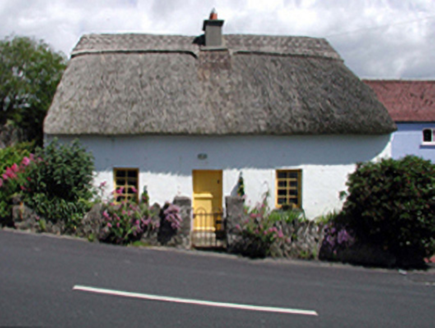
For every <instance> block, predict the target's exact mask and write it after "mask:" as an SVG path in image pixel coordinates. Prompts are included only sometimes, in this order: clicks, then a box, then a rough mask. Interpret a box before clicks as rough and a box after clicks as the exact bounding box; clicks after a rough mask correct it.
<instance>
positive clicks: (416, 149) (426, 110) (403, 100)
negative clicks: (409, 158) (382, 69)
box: [364, 80, 435, 163]
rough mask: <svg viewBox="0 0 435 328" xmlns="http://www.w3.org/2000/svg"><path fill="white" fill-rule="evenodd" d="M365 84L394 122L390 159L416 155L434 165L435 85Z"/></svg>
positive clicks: (424, 82)
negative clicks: (394, 128)
mask: <svg viewBox="0 0 435 328" xmlns="http://www.w3.org/2000/svg"><path fill="white" fill-rule="evenodd" d="M364 82H365V83H366V84H367V85H369V86H370V87H371V88H372V89H373V90H374V91H375V93H376V94H377V96H378V99H379V101H380V102H382V103H383V104H384V106H385V107H386V108H387V110H388V112H389V113H390V115H391V117H392V118H393V120H394V121H395V122H396V125H397V131H396V132H395V133H394V134H393V139H392V157H393V158H396V159H398V158H401V157H403V156H406V155H417V156H421V157H423V158H425V159H429V160H431V161H432V162H434V163H435V81H415V80H414V81H409V80H408V81H406V80H364Z"/></svg>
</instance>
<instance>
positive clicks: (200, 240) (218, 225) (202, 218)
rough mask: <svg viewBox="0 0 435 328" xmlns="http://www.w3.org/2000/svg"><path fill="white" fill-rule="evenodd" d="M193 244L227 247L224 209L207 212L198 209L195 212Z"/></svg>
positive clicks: (205, 246)
mask: <svg viewBox="0 0 435 328" xmlns="http://www.w3.org/2000/svg"><path fill="white" fill-rule="evenodd" d="M193 221H194V224H193V227H194V228H193V232H192V245H193V247H195V248H225V247H226V238H225V237H226V236H225V219H224V213H223V211H213V212H212V213H207V212H206V211H205V210H201V209H198V210H197V211H195V213H194V214H193Z"/></svg>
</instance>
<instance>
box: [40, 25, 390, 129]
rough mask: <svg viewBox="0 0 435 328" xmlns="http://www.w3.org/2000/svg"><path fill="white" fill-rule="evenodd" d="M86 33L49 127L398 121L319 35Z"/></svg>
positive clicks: (374, 124) (365, 125) (359, 125)
mask: <svg viewBox="0 0 435 328" xmlns="http://www.w3.org/2000/svg"><path fill="white" fill-rule="evenodd" d="M202 44H203V40H202V37H188V36H168V35H147V34H116V35H94V34H92V35H86V36H83V37H82V38H81V40H80V41H79V43H78V44H77V46H76V47H75V49H74V50H73V52H72V56H71V57H72V58H71V61H70V63H69V65H68V68H67V70H66V71H65V73H64V76H63V78H62V81H61V83H60V85H59V87H58V89H57V92H56V95H55V97H54V100H53V103H52V105H51V107H50V109H49V112H48V115H47V117H46V120H45V124H44V132H45V133H46V134H61V135H65V134H66V135H68V134H74V135H83V134H86V135H132V134H186V135H203V134H207V135H226V134H234V135H237V134H276V135H288V134H384V133H390V132H392V131H393V130H395V125H394V123H393V121H392V120H391V118H390V116H389V115H388V112H387V111H386V109H385V108H384V107H383V105H382V104H381V103H380V102H379V101H378V100H377V98H376V95H375V94H374V93H373V91H372V90H371V89H370V88H369V87H368V86H367V85H365V84H364V83H362V82H361V81H360V79H359V78H358V77H356V76H355V75H354V74H353V73H352V72H351V71H350V70H349V69H348V68H347V67H346V66H345V65H344V64H343V61H342V60H341V59H340V57H339V55H338V54H337V53H336V52H335V51H334V49H332V47H331V46H330V45H329V44H328V42H327V41H326V40H324V39H313V38H306V37H280V36H256V35H255V36H254V35H225V36H224V46H225V49H220V50H219V49H218V50H214V51H211V50H206V49H205V48H204V47H203V46H202Z"/></svg>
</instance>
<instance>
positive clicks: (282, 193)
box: [278, 189, 287, 196]
mask: <svg viewBox="0 0 435 328" xmlns="http://www.w3.org/2000/svg"><path fill="white" fill-rule="evenodd" d="M286 195H287V190H286V189H278V196H286Z"/></svg>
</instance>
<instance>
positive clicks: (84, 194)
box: [22, 139, 95, 230]
mask: <svg viewBox="0 0 435 328" xmlns="http://www.w3.org/2000/svg"><path fill="white" fill-rule="evenodd" d="M35 159H36V160H35V162H34V163H33V164H32V165H31V166H29V168H30V170H29V174H28V178H27V180H28V181H26V183H25V184H24V186H23V188H22V189H23V198H24V202H25V203H26V204H27V205H28V206H30V207H31V208H33V209H34V210H35V211H36V212H37V214H38V215H41V216H43V217H44V218H46V219H47V220H49V221H52V222H58V221H64V223H65V224H66V228H67V229H72V230H74V229H75V228H76V227H77V225H78V224H79V222H80V220H81V219H82V218H83V216H84V214H85V213H86V212H87V211H88V210H89V209H90V207H91V203H90V200H91V199H92V197H93V196H94V194H95V192H94V188H93V187H92V180H93V170H94V163H93V157H92V155H91V154H90V153H88V152H86V150H85V149H84V148H82V147H81V146H80V144H79V142H78V141H77V140H75V141H74V142H72V143H71V144H65V145H63V144H60V143H59V142H58V141H57V140H56V139H55V140H54V141H53V142H51V143H50V144H49V145H47V146H46V147H45V148H37V149H36V152H35Z"/></svg>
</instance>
